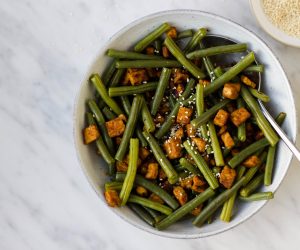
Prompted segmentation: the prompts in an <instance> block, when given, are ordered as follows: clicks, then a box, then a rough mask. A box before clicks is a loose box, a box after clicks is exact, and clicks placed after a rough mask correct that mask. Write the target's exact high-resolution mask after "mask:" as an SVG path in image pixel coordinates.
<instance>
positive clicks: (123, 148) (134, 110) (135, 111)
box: [115, 95, 143, 161]
mask: <svg viewBox="0 0 300 250" xmlns="http://www.w3.org/2000/svg"><path fill="white" fill-rule="evenodd" d="M142 104H143V97H142V96H141V95H137V96H135V97H134V98H133V102H132V106H131V109H130V113H129V117H128V121H127V123H126V128H125V131H124V134H123V137H122V140H121V144H120V145H119V148H118V151H117V153H116V155H115V159H116V160H118V161H122V160H123V158H124V156H125V154H126V152H127V148H128V144H129V140H130V138H131V137H132V135H133V132H134V130H135V126H136V123H137V121H138V117H139V113H140V110H141V107H142Z"/></svg>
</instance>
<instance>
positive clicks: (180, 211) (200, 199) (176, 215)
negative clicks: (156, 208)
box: [155, 188, 215, 230]
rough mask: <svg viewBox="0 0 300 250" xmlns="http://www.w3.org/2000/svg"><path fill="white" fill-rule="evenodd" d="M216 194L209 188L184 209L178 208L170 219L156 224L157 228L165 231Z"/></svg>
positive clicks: (184, 206) (167, 218) (185, 205)
mask: <svg viewBox="0 0 300 250" xmlns="http://www.w3.org/2000/svg"><path fill="white" fill-rule="evenodd" d="M214 194H215V191H214V190H213V189H211V188H207V189H206V190H205V191H204V192H202V193H201V194H199V195H197V196H196V197H195V198H194V199H192V200H190V201H189V202H187V203H186V204H184V205H183V206H182V207H180V208H178V209H177V210H176V211H174V212H173V213H172V214H170V215H169V216H168V217H166V218H165V219H163V220H162V221H161V222H159V223H158V224H156V226H155V227H156V228H157V229H158V230H163V229H165V228H167V227H169V226H170V225H172V224H174V223H175V222H176V221H178V220H180V219H181V218H183V217H184V216H185V215H187V214H188V213H190V212H192V211H193V209H195V208H196V207H198V206H199V205H201V204H202V203H203V202H205V201H206V200H207V199H209V198H210V197H212V196H213V195H214Z"/></svg>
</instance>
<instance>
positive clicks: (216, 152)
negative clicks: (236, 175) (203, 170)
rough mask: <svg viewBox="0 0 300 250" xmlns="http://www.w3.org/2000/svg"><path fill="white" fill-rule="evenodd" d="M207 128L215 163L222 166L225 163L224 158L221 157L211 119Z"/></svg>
mask: <svg viewBox="0 0 300 250" xmlns="http://www.w3.org/2000/svg"><path fill="white" fill-rule="evenodd" d="M208 130H209V136H210V138H211V145H212V148H213V151H214V158H215V162H216V165H217V166H218V167H220V166H224V165H225V163H224V158H223V154H222V150H221V147H220V143H219V139H218V136H217V133H216V129H215V125H214V123H213V121H209V122H208Z"/></svg>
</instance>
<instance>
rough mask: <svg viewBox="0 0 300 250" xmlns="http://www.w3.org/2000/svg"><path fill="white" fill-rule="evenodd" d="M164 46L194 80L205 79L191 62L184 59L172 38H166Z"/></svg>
mask: <svg viewBox="0 0 300 250" xmlns="http://www.w3.org/2000/svg"><path fill="white" fill-rule="evenodd" d="M165 45H166V46H167V48H168V49H169V51H170V52H171V53H172V55H173V56H174V57H175V58H176V59H177V60H178V61H179V62H180V63H181V64H182V65H183V66H184V67H185V68H186V69H187V70H188V71H189V72H190V73H191V74H192V75H193V76H194V77H196V78H198V79H202V78H204V77H205V74H204V73H203V72H202V71H201V70H200V69H199V68H198V67H197V66H196V65H195V64H194V63H192V62H191V61H189V60H188V59H186V57H185V55H184V54H183V53H182V51H181V50H180V49H179V47H178V46H177V45H176V43H175V42H174V41H173V40H172V38H170V37H167V38H166V39H165Z"/></svg>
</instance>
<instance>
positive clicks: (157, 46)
mask: <svg viewBox="0 0 300 250" xmlns="http://www.w3.org/2000/svg"><path fill="white" fill-rule="evenodd" d="M154 48H155V50H156V51H155V52H156V53H157V54H160V52H161V40H160V39H157V40H155V41H154Z"/></svg>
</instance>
